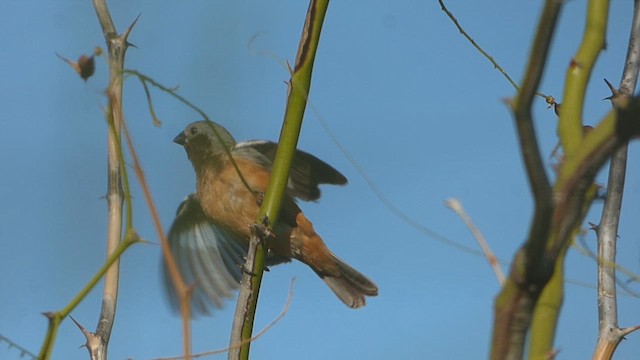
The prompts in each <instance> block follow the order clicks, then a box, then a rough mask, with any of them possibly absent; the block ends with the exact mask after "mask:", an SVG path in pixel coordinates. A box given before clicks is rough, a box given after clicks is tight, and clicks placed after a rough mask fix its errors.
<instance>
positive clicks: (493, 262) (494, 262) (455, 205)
mask: <svg viewBox="0 0 640 360" xmlns="http://www.w3.org/2000/svg"><path fill="white" fill-rule="evenodd" d="M445 205H446V206H447V207H448V208H449V209H451V210H453V212H455V213H456V215H458V216H459V217H460V219H461V220H462V222H464V224H465V225H467V227H468V228H469V231H471V234H473V237H474V238H475V239H476V241H477V242H478V245H480V248H482V252H483V253H484V256H485V257H486V258H487V261H488V262H489V266H491V268H492V269H493V272H494V273H495V274H496V278H497V279H498V283H499V284H500V285H504V273H503V272H502V268H500V264H499V263H498V259H497V258H496V257H495V255H493V252H492V251H491V248H490V247H489V244H488V243H487V240H485V238H484V236H483V235H482V233H481V232H480V230H479V229H478V228H477V227H476V225H475V224H474V223H473V221H472V220H471V218H470V217H469V215H467V213H466V211H464V208H463V207H462V203H460V201H459V200H458V199H448V200H447V201H445Z"/></svg>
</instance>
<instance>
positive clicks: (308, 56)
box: [229, 0, 329, 359]
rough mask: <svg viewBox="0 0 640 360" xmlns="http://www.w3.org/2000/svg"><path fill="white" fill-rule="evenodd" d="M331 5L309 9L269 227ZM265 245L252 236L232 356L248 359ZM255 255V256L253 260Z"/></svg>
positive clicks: (273, 182)
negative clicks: (238, 345)
mask: <svg viewBox="0 0 640 360" xmlns="http://www.w3.org/2000/svg"><path fill="white" fill-rule="evenodd" d="M328 6H329V0H311V2H310V4H309V9H308V11H307V17H306V21H305V24H304V29H303V31H302V36H301V39H300V44H299V46H298V54H297V56H296V63H295V67H294V71H293V73H292V74H291V80H290V82H289V94H288V99H287V109H286V112H285V116H284V122H283V126H282V131H281V133H280V140H279V143H278V150H277V152H276V156H275V161H274V165H273V169H272V172H271V178H270V181H269V188H268V190H267V193H266V194H265V198H264V199H263V203H262V207H261V209H260V213H259V215H258V217H259V219H257V221H259V222H260V223H263V222H267V223H268V224H269V225H270V226H273V225H275V224H276V223H277V221H278V215H279V213H280V207H281V204H282V198H283V196H284V193H285V189H286V186H287V181H288V179H289V169H290V168H291V162H292V160H293V156H294V154H295V150H296V145H297V143H298V136H299V134H300V128H301V127H302V119H303V116H304V112H305V108H306V104H307V97H308V94H309V89H310V87H311V74H312V71H313V63H314V60H315V55H316V51H317V48H318V43H319V41H320V33H321V30H322V24H323V21H324V16H325V14H326V11H327V7H328ZM254 229H255V227H254ZM252 233H253V234H254V235H255V233H256V232H255V231H253V232H252ZM264 245H265V242H264V239H262V241H260V240H259V239H258V236H252V237H251V242H250V249H249V256H248V257H247V265H246V266H247V268H250V269H251V273H252V274H251V275H248V274H246V275H245V276H244V277H243V280H242V284H243V286H242V287H241V291H240V295H239V299H238V305H237V307H236V314H235V318H234V326H233V329H232V334H231V348H232V350H231V351H229V359H248V358H249V347H250V341H249V340H250V339H251V335H252V332H253V320H254V317H255V312H256V308H257V303H258V294H259V290H260V284H261V282H262V273H263V270H264V266H265V258H266V248H265V246H264ZM252 257H255V258H254V259H252ZM251 260H253V262H252V263H250V261H251ZM239 338H240V339H241V340H240V341H238V339H239ZM238 342H241V343H242V345H241V346H240V348H239V349H235V348H234V344H237V343H238Z"/></svg>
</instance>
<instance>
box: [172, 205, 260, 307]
mask: <svg viewBox="0 0 640 360" xmlns="http://www.w3.org/2000/svg"><path fill="white" fill-rule="evenodd" d="M168 240H169V244H170V246H171V251H172V253H173V256H174V258H175V260H176V262H177V264H178V269H179V271H180V273H181V275H182V278H183V280H184V281H185V283H186V284H187V285H193V286H194V287H195V289H194V292H193V294H192V297H191V304H192V308H193V309H194V312H197V313H204V314H209V313H210V311H209V310H210V308H211V305H213V306H214V307H216V308H220V307H222V305H223V301H224V300H225V299H226V298H230V297H232V296H233V293H234V290H236V289H237V288H238V286H239V284H240V279H241V277H242V265H243V263H244V257H245V256H246V253H247V249H246V247H243V246H242V245H241V244H243V243H245V242H244V241H243V240H241V239H237V238H235V237H234V235H232V234H231V233H229V232H228V231H226V230H225V229H223V228H222V227H220V226H218V225H217V224H215V223H214V222H212V221H211V220H209V219H208V218H207V217H206V215H205V214H204V212H203V211H202V207H201V206H200V201H199V200H198V197H197V195H196V194H191V195H189V196H188V197H187V198H186V199H185V200H184V201H183V202H182V203H181V204H180V206H179V207H178V211H177V214H176V219H175V220H174V222H173V224H172V225H171V229H170V230H169V239H168ZM162 269H163V274H164V284H165V290H166V291H167V294H168V295H169V298H170V300H171V303H172V305H173V306H174V308H175V309H178V310H179V307H180V304H179V302H178V297H177V294H176V293H175V289H174V287H173V285H172V283H171V279H170V276H169V273H168V270H167V268H166V264H165V262H164V260H162Z"/></svg>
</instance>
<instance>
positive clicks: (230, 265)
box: [163, 121, 378, 313]
mask: <svg viewBox="0 0 640 360" xmlns="http://www.w3.org/2000/svg"><path fill="white" fill-rule="evenodd" d="M173 141H174V142H175V143H177V144H180V145H182V146H183V147H184V149H185V150H186V152H187V156H188V157H189V160H191V163H192V165H193V167H194V170H195V173H196V192H195V193H193V194H190V195H189V196H187V198H186V199H185V200H184V201H183V202H182V203H181V204H180V206H179V207H178V211H177V214H176V219H175V220H174V222H173V224H172V226H171V229H170V230H169V243H170V245H171V249H172V252H173V255H174V257H175V259H176V261H177V263H178V267H179V269H180V272H181V274H182V276H183V278H184V280H185V281H186V282H187V283H188V284H189V283H192V284H194V285H195V291H194V294H193V296H192V303H193V307H194V309H195V310H196V311H198V312H200V313H209V309H210V307H211V305H213V306H214V307H217V308H220V307H222V302H223V300H224V299H225V298H229V297H231V296H232V295H233V290H235V289H237V288H238V286H239V283H240V278H241V277H242V271H243V270H242V268H243V264H244V258H245V257H246V254H247V247H248V244H249V237H250V225H251V224H253V223H254V222H255V221H256V219H257V217H258V212H259V210H260V206H261V202H262V198H263V196H264V193H265V192H266V191H267V187H268V184H269V177H270V175H271V167H272V165H273V160H274V158H275V153H276V148H277V144H276V143H273V142H269V141H260V140H255V141H248V142H240V143H238V142H236V140H235V139H234V138H233V136H232V135H231V134H230V133H229V132H228V131H227V130H226V129H225V128H224V127H222V126H221V125H219V124H216V123H214V122H212V121H197V122H194V123H192V124H190V125H188V126H187V127H186V128H185V130H184V131H183V132H181V133H180V134H178V136H176V137H175V139H173ZM232 159H233V160H232ZM234 163H235V165H234ZM240 175H241V176H240ZM346 183H347V179H346V178H345V177H344V175H342V174H341V173H340V172H338V171H337V170H335V169H334V168H333V167H331V166H330V165H328V164H326V163H325V162H323V161H322V160H320V159H318V158H316V157H315V156H313V155H311V154H308V153H306V152H303V151H300V150H298V151H296V154H295V156H294V159H293V163H292V166H291V171H290V174H289V180H288V184H287V191H286V194H285V196H284V199H283V201H282V206H281V210H280V218H279V220H278V223H277V224H276V225H275V227H274V228H273V233H274V238H272V239H269V240H268V241H267V245H268V253H267V265H276V264H280V263H284V262H289V261H291V259H292V258H294V259H297V260H299V261H301V262H303V263H305V264H307V265H308V266H309V267H311V269H312V270H313V271H315V273H316V274H318V276H319V277H320V278H321V279H322V280H324V282H325V283H326V284H327V285H328V286H329V288H330V289H331V290H332V291H333V292H334V293H335V294H336V295H337V296H338V298H339V299H340V300H342V302H344V303H345V304H346V305H347V306H349V307H350V308H359V307H362V306H364V305H365V296H376V295H377V294H378V287H377V286H376V285H375V284H374V283H373V282H372V281H371V280H369V279H368V278H367V277H365V276H364V275H362V274H361V273H359V272H358V271H357V270H355V269H353V268H352V267H351V266H349V265H347V264H346V263H345V262H343V261H342V260H340V259H339V258H338V257H337V256H335V255H334V254H333V253H332V252H331V251H330V250H329V249H328V248H327V246H326V245H325V243H324V241H323V240H322V238H321V237H320V236H319V235H318V234H317V233H316V232H315V230H314V228H313V225H312V224H311V221H309V220H308V219H307V218H306V217H305V215H304V213H302V210H300V208H299V207H298V205H297V204H296V202H295V200H294V198H298V199H301V200H304V201H313V200H317V199H319V198H320V189H319V188H318V185H319V184H336V185H344V184H346ZM163 268H164V273H165V288H166V289H167V290H168V292H169V295H170V298H171V299H172V300H173V303H174V305H175V304H176V299H177V297H176V294H175V293H174V289H173V286H172V285H171V281H170V280H169V277H168V273H167V270H166V267H164V266H163Z"/></svg>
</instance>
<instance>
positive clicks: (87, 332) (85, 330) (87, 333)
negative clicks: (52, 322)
mask: <svg viewBox="0 0 640 360" xmlns="http://www.w3.org/2000/svg"><path fill="white" fill-rule="evenodd" d="M69 317H70V318H71V320H72V321H73V322H74V323H75V324H76V326H77V327H78V329H80V331H82V334H84V336H85V337H86V338H87V339H88V338H89V336H91V335H93V334H92V333H91V332H90V331H89V330H87V329H85V327H84V326H82V325H80V323H79V322H77V321H76V319H74V318H73V316H71V315H69ZM82 346H87V345H81V346H80V347H82Z"/></svg>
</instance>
